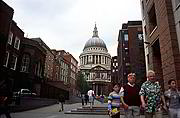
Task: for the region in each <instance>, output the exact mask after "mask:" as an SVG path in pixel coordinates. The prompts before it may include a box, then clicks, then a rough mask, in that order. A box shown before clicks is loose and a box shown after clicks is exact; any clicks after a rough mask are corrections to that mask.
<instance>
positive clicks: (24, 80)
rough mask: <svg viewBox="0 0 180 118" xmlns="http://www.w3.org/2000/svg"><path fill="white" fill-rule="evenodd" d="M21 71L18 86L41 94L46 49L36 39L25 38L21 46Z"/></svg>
mask: <svg viewBox="0 0 180 118" xmlns="http://www.w3.org/2000/svg"><path fill="white" fill-rule="evenodd" d="M20 52H21V55H20V61H19V65H20V66H19V67H20V68H19V73H20V76H19V77H18V78H17V79H16V80H17V81H16V84H15V85H16V86H17V88H18V90H19V89H21V88H28V89H30V90H32V91H33V92H36V93H37V95H38V96H40V95H41V85H42V83H43V81H44V67H45V59H46V50H45V49H44V48H43V47H42V45H41V43H39V42H38V41H36V40H34V39H29V38H24V39H23V40H22V44H21V48H20Z"/></svg>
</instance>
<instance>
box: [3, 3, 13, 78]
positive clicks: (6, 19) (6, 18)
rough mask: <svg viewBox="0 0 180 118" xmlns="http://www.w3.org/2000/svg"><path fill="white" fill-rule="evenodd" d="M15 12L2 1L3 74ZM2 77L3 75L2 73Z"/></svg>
mask: <svg viewBox="0 0 180 118" xmlns="http://www.w3.org/2000/svg"><path fill="white" fill-rule="evenodd" d="M13 14H14V10H13V9H12V8H11V7H10V6H8V5H7V4H6V3H5V2H3V1H2V0H1V1H0V57H1V58H0V70H1V71H0V72H3V70H4V67H3V63H4V57H5V53H6V43H7V40H8V35H9V30H10V27H11V23H12V18H13ZM1 75H2V73H1Z"/></svg>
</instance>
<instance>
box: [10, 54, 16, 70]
mask: <svg viewBox="0 0 180 118" xmlns="http://www.w3.org/2000/svg"><path fill="white" fill-rule="evenodd" d="M16 63H17V57H16V56H15V55H13V56H12V59H11V64H10V68H11V69H13V70H16Z"/></svg>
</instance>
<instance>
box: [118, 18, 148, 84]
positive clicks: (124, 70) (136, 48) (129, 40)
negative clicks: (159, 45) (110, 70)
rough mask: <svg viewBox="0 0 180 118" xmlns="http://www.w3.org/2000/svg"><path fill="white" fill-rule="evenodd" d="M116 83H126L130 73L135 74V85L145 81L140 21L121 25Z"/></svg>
mask: <svg viewBox="0 0 180 118" xmlns="http://www.w3.org/2000/svg"><path fill="white" fill-rule="evenodd" d="M117 52H118V56H117V60H118V70H119V74H118V79H119V80H118V82H120V83H121V84H124V83H126V82H127V75H128V73H130V72H134V73H136V78H137V83H139V84H141V83H142V82H143V81H144V80H145V77H146V76H145V74H146V68H145V57H144V42H143V31H142V21H128V23H124V24H123V25H122V29H121V30H120V31H119V37H118V49H117Z"/></svg>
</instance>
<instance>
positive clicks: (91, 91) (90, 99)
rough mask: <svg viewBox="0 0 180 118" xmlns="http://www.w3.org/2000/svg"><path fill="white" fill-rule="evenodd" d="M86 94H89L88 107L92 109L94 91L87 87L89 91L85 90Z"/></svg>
mask: <svg viewBox="0 0 180 118" xmlns="http://www.w3.org/2000/svg"><path fill="white" fill-rule="evenodd" d="M87 94H88V96H89V103H90V108H91V109H92V107H93V105H94V104H93V102H94V91H93V90H92V88H90V89H89V91H88V92H87Z"/></svg>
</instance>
